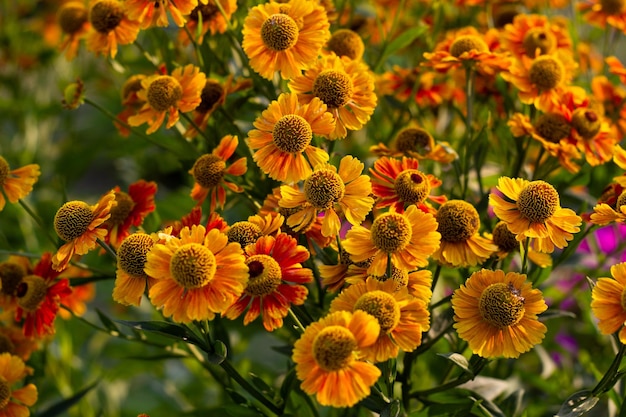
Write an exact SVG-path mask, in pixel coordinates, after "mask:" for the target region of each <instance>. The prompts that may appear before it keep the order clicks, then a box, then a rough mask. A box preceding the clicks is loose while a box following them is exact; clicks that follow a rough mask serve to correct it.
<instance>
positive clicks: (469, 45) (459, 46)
mask: <svg viewBox="0 0 626 417" xmlns="http://www.w3.org/2000/svg"><path fill="white" fill-rule="evenodd" d="M488 51H489V47H488V46H487V44H486V43H485V41H484V40H483V39H482V38H481V37H480V36H477V35H464V36H459V37H458V38H456V39H455V40H454V42H452V44H451V45H450V55H452V56H453V57H455V58H460V57H461V56H462V55H463V54H468V53H470V52H474V53H477V52H478V53H480V52H488Z"/></svg>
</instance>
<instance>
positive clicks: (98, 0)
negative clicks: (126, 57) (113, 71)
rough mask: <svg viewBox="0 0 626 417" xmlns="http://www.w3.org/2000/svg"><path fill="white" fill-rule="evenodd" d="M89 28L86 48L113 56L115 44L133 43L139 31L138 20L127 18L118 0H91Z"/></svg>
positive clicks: (115, 53) (115, 51)
mask: <svg viewBox="0 0 626 417" xmlns="http://www.w3.org/2000/svg"><path fill="white" fill-rule="evenodd" d="M89 23H90V24H91V30H90V32H89V33H88V34H87V49H89V50H90V51H93V52H94V53H96V54H103V55H109V56H111V58H115V55H117V45H118V44H119V45H127V44H129V43H133V42H134V41H135V39H136V38H137V34H138V33H139V22H136V21H134V20H132V19H129V18H128V15H127V13H126V9H125V5H124V3H122V2H120V1H119V0H92V1H91V3H90V6H89Z"/></svg>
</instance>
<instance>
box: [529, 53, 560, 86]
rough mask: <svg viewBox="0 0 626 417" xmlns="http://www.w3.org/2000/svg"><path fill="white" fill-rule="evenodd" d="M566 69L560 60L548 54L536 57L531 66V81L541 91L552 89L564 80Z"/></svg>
mask: <svg viewBox="0 0 626 417" xmlns="http://www.w3.org/2000/svg"><path fill="white" fill-rule="evenodd" d="M564 72H565V70H564V69H563V64H561V62H560V61H558V60H556V59H554V58H552V57H551V56H548V55H541V56H540V57H538V58H536V59H535V61H534V62H533V63H532V65H531V66H530V71H529V73H528V77H529V79H530V82H531V83H533V84H534V85H536V86H537V88H538V89H539V90H540V91H547V90H552V89H553V88H555V87H556V86H557V85H559V83H560V82H561V81H562V80H563V76H564V75H565V74H564Z"/></svg>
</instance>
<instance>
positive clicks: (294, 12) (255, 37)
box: [242, 0, 330, 80]
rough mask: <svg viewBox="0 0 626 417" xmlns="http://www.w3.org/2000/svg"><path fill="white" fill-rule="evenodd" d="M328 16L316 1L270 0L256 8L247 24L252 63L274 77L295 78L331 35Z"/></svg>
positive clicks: (245, 33)
mask: <svg viewBox="0 0 626 417" xmlns="http://www.w3.org/2000/svg"><path fill="white" fill-rule="evenodd" d="M329 26H330V25H329V23H328V17H327V16H326V11H325V10H324V8H323V7H321V6H320V5H318V4H317V2H314V1H308V0H291V1H289V2H288V3H277V2H273V1H272V2H269V3H265V4H260V5H258V6H255V7H253V8H252V9H250V11H249V12H248V16H247V17H246V19H245V20H244V24H243V31H242V32H243V43H242V47H243V50H244V52H245V53H246V55H247V56H248V58H249V60H250V66H251V67H252V68H253V69H254V70H255V71H256V72H258V73H259V74H260V75H261V76H262V77H264V78H267V79H268V80H269V79H272V77H273V76H274V73H275V72H276V71H280V76H281V77H282V78H284V79H291V78H294V77H296V76H298V75H300V72H301V71H302V70H304V69H306V68H308V67H309V65H311V64H312V63H313V62H314V61H315V60H316V59H317V57H318V55H319V53H320V51H321V49H322V47H323V46H324V44H325V43H326V41H327V40H328V38H330V32H329V30H328V28H329Z"/></svg>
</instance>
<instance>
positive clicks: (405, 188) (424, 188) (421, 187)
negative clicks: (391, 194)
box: [393, 169, 430, 204]
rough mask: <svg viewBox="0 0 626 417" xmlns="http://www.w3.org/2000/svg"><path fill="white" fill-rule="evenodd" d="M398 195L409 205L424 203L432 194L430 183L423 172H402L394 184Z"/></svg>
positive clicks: (409, 170) (408, 170)
mask: <svg viewBox="0 0 626 417" xmlns="http://www.w3.org/2000/svg"><path fill="white" fill-rule="evenodd" d="M393 187H394V189H395V190H396V194H398V197H400V200H402V201H404V202H405V203H407V204H419V203H423V202H424V201H425V200H426V198H427V197H428V195H429V194H430V181H429V180H428V177H427V176H426V175H424V173H423V172H421V171H418V170H416V169H407V170H404V171H402V172H401V173H400V174H399V175H398V177H397V178H396V180H395V182H394V184H393Z"/></svg>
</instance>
